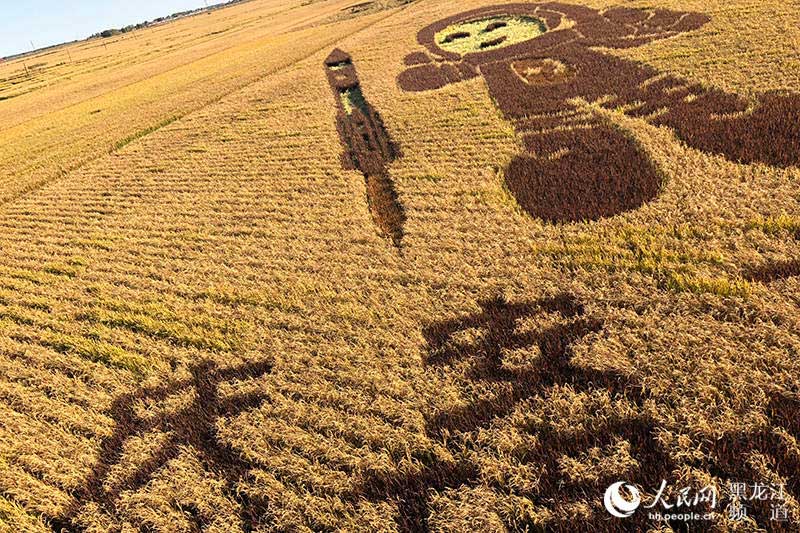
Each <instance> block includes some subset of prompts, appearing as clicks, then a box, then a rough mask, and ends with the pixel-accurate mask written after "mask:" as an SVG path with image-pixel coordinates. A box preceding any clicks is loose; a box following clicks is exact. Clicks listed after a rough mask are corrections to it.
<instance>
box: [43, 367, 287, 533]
mask: <svg viewBox="0 0 800 533" xmlns="http://www.w3.org/2000/svg"><path fill="white" fill-rule="evenodd" d="M189 370H190V373H191V377H190V378H188V379H184V380H177V381H174V382H172V383H168V384H166V385H163V386H158V387H145V388H141V389H139V390H137V391H136V392H134V393H131V394H126V395H123V396H121V397H119V398H117V399H116V400H115V401H114V402H113V404H112V406H111V409H110V413H109V414H110V416H111V417H112V418H113V420H114V421H115V428H116V429H115V431H114V433H113V434H112V435H110V436H109V437H107V438H106V439H104V440H103V442H102V444H101V446H100V454H99V459H98V461H97V463H96V465H95V467H94V469H93V470H92V472H91V473H90V474H89V476H88V478H87V479H86V482H85V484H84V486H83V487H82V488H81V489H80V490H79V492H78V493H77V494H75V495H74V496H75V503H74V504H73V506H72V507H71V508H70V509H68V510H67V512H66V513H65V515H64V516H62V517H59V518H57V519H55V520H52V521H51V525H52V528H53V531H55V532H69V533H71V532H81V531H85V530H86V528H85V527H84V526H81V525H80V523H79V521H78V515H79V513H80V511H81V509H82V507H83V506H84V505H86V504H88V503H90V502H93V503H95V504H97V505H98V506H99V507H100V509H101V510H102V511H103V512H105V513H108V514H109V515H110V516H115V515H116V514H117V509H116V507H117V504H118V502H119V498H120V496H121V493H122V492H123V491H133V492H135V491H136V490H139V489H141V488H142V487H144V486H145V485H146V484H147V483H148V482H149V481H150V480H151V479H152V478H153V475H154V474H155V473H156V472H157V471H159V470H160V469H162V468H163V467H164V466H166V464H167V463H168V462H169V461H170V460H172V459H175V458H177V457H178V456H179V455H180V453H181V449H182V448H191V449H192V451H193V452H194V453H195V454H196V455H197V457H198V459H199V460H200V462H201V463H202V464H203V466H204V467H205V469H206V470H207V471H208V472H211V473H213V474H214V475H216V476H218V477H219V478H220V479H222V480H224V482H225V490H226V493H227V494H228V495H229V496H230V497H231V498H232V499H234V500H236V501H237V503H238V504H239V508H240V513H239V518H240V520H241V523H242V526H243V527H244V530H245V531H252V530H253V529H254V527H255V525H256V524H257V523H258V520H259V517H260V516H261V515H263V512H264V502H259V501H254V500H252V499H249V498H248V496H247V495H246V494H243V493H242V491H239V490H237V487H238V486H239V484H240V483H241V481H242V480H243V479H246V478H247V477H248V475H249V472H250V471H251V470H252V469H253V468H256V466H257V465H255V464H253V463H252V462H250V461H248V460H246V459H244V458H243V457H242V456H241V454H240V453H239V452H238V451H237V450H235V449H233V448H232V447H231V446H230V445H229V444H227V443H225V442H223V441H222V440H221V439H220V437H219V435H218V434H217V429H216V426H217V422H218V421H219V420H221V419H225V418H228V417H235V416H237V415H239V414H241V413H244V412H246V411H249V410H252V409H256V408H258V407H259V406H260V405H261V404H262V403H263V402H264V401H266V399H267V398H266V396H265V395H264V394H263V393H261V392H254V393H247V394H240V395H234V396H230V397H222V396H221V395H220V386H221V385H222V384H224V383H227V382H230V381H234V380H250V379H258V378H260V377H263V376H265V375H267V374H269V373H270V372H271V370H272V362H271V361H261V362H254V363H248V364H245V365H241V366H237V367H232V368H220V367H218V366H217V365H216V363H214V362H212V361H203V362H201V363H199V364H197V365H194V366H192V367H191V368H190V369H189ZM187 393H193V394H192V401H191V402H190V403H189V404H188V405H186V406H185V407H182V408H180V409H179V410H177V411H175V412H172V413H167V414H164V415H163V416H160V417H153V418H149V417H148V418H142V417H140V416H139V415H138V414H137V409H136V406H137V404H140V403H141V402H147V403H158V402H164V401H166V400H167V399H168V398H170V397H174V396H177V395H181V394H187ZM154 431H160V432H163V433H165V434H167V435H168V436H169V438H168V440H167V442H166V443H165V444H164V445H163V446H161V448H160V449H159V450H158V451H156V452H155V453H153V454H152V455H151V457H150V459H149V460H147V461H145V462H144V463H142V464H140V465H139V466H138V468H137V469H136V470H135V471H134V472H133V473H131V474H129V475H128V476H127V478H126V479H125V481H124V483H120V484H118V485H116V486H113V487H109V486H107V484H106V482H107V480H108V478H109V474H110V473H111V471H112V470H113V469H114V467H115V466H117V465H120V464H121V463H122V461H123V449H124V446H125V444H126V442H128V441H129V440H130V439H131V438H134V437H144V436H145V435H147V434H148V433H151V432H154ZM190 511H191V509H190ZM190 515H191V516H193V521H194V523H195V526H196V527H197V528H199V530H202V529H203V528H204V527H206V526H207V525H208V524H209V523H210V522H211V518H212V517H206V516H203V514H202V513H201V512H200V511H199V510H197V509H196V508H195V509H194V512H190Z"/></svg>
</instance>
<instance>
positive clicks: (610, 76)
mask: <svg viewBox="0 0 800 533" xmlns="http://www.w3.org/2000/svg"><path fill="white" fill-rule="evenodd" d="M709 20H710V19H709V18H708V17H707V16H706V15H703V14H699V13H681V12H674V11H668V10H664V9H655V10H638V9H629V8H613V9H608V10H605V11H597V10H594V9H589V8H586V7H581V6H575V5H567V4H560V3H544V4H509V5H503V6H495V7H488V8H482V9H478V10H474V11H469V12H466V13H462V14H460V15H456V16H454V17H450V18H448V19H445V20H441V21H439V22H436V23H434V24H432V25H430V26H428V27H427V28H425V29H423V30H422V31H421V32H420V33H419V35H418V40H419V42H420V44H422V45H424V46H425V47H426V48H427V52H416V53H413V54H411V55H409V56H408V57H406V60H405V62H406V65H407V66H409V68H408V69H407V70H405V71H404V72H403V73H401V74H400V76H399V78H398V82H399V84H400V87H401V88H402V89H404V90H406V91H426V90H433V89H438V88H441V87H444V86H446V85H449V84H451V83H457V82H460V81H465V80H469V79H472V78H475V77H477V76H483V78H484V79H485V80H486V83H487V85H488V87H489V92H490V94H491V96H492V99H493V100H494V101H495V102H496V103H497V105H498V106H499V107H500V109H501V110H502V112H503V114H504V115H505V117H506V118H507V119H509V120H510V121H512V122H513V124H514V127H515V129H516V131H517V132H518V135H519V136H520V137H521V141H522V144H523V146H524V147H525V153H523V154H520V155H518V156H517V157H515V158H514V160H513V161H512V162H511V164H510V166H509V167H508V169H507V170H506V176H505V177H506V183H507V185H508V188H509V189H510V191H511V192H512V193H513V194H514V196H515V197H516V199H517V201H518V203H519V204H520V206H521V207H523V208H524V209H525V210H526V211H527V212H528V213H530V214H531V215H533V216H535V217H540V218H543V219H545V220H550V221H580V220H595V219H599V218H602V217H607V216H612V215H615V214H618V213H621V212H624V211H627V210H630V209H635V208H637V207H639V206H640V205H642V204H643V203H645V202H647V201H649V200H652V199H653V198H655V197H656V195H657V194H658V192H659V189H660V187H661V181H662V180H661V177H660V173H659V172H658V170H657V168H656V167H655V166H654V164H653V163H652V162H651V160H650V158H649V157H647V155H646V154H645V152H644V151H643V150H642V148H641V147H640V146H639V145H638V144H637V143H636V141H635V140H634V139H633V138H632V137H631V136H630V135H629V134H627V133H626V132H624V131H622V130H621V129H619V128H618V127H615V126H613V125H611V124H609V123H607V122H605V121H604V120H603V119H601V118H600V117H599V116H597V114H595V113H592V112H588V111H586V107H585V104H584V107H582V104H581V101H588V102H596V103H599V104H600V105H602V106H603V107H605V108H608V109H622V110H624V112H625V113H626V114H628V115H629V116H635V117H640V118H644V119H646V120H647V121H648V122H650V123H651V124H654V125H658V126H668V127H670V128H672V129H674V131H675V133H676V134H677V136H678V137H679V138H680V139H681V140H682V141H684V142H685V143H686V144H688V145H689V146H691V147H693V148H696V149H698V150H701V151H704V152H707V153H712V154H718V155H722V156H724V157H726V158H728V159H729V160H732V161H736V162H741V163H765V164H768V165H773V166H777V167H788V166H794V165H798V164H800V98H798V97H797V96H796V95H786V94H779V93H775V92H774V93H767V94H763V95H761V96H760V98H759V99H758V101H757V102H756V103H755V105H754V106H753V105H751V102H749V101H748V100H747V99H745V98H742V97H740V96H738V95H735V94H729V93H725V92H723V91H721V90H716V89H707V88H704V87H702V86H701V85H699V84H695V83H691V82H688V81H686V80H682V79H680V78H677V77H674V76H670V75H664V74H661V73H659V72H658V71H657V70H656V69H654V68H653V67H651V66H649V65H645V64H642V63H639V62H636V61H631V60H627V59H621V58H619V57H615V56H613V55H611V54H609V53H606V52H605V51H604V50H603V49H620V48H629V47H635V46H641V45H644V44H647V43H649V42H652V41H654V40H656V39H665V38H668V37H672V36H675V35H678V34H680V33H683V32H688V31H691V30H696V29H698V28H700V27H702V26H703V25H704V24H706V23H707V22H708V21H709Z"/></svg>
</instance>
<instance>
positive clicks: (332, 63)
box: [325, 49, 406, 248]
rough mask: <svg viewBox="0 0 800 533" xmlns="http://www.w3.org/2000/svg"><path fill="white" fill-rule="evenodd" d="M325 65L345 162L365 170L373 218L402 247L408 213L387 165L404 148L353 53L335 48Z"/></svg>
mask: <svg viewBox="0 0 800 533" xmlns="http://www.w3.org/2000/svg"><path fill="white" fill-rule="evenodd" d="M325 69H326V70H327V73H328V81H329V82H330V84H331V89H333V93H334V96H335V98H336V105H337V107H338V109H339V112H338V115H337V117H336V126H337V128H338V130H339V136H340V138H341V141H342V145H343V146H344V148H345V152H344V153H343V154H342V166H343V167H344V169H345V170H358V171H360V172H361V173H362V174H364V180H365V181H366V186H367V203H368V204H369V210H370V213H371V215H372V220H373V221H374V222H375V225H376V226H377V227H378V229H379V230H380V232H381V233H382V234H383V235H384V236H385V237H387V238H389V239H391V240H392V242H393V243H394V245H395V246H396V247H397V248H400V245H401V241H402V239H403V224H404V223H405V221H406V215H405V210H404V209H403V206H402V205H401V204H400V200H399V199H398V197H397V192H396V191H395V188H394V183H393V182H392V178H391V176H390V175H389V170H388V168H387V167H388V165H389V164H390V163H391V162H392V161H394V160H395V159H397V158H398V157H400V150H399V148H398V147H397V145H396V144H395V143H394V142H393V141H392V139H391V138H390V137H389V132H388V131H386V127H385V126H384V125H383V121H382V120H381V117H380V115H379V114H378V112H377V111H376V110H375V108H374V107H372V105H371V104H370V103H369V102H368V101H367V100H366V98H365V97H364V93H363V92H362V90H361V83H360V82H359V80H358V73H357V72H356V68H355V66H354V65H353V60H352V58H351V57H350V55H349V54H347V53H345V52H343V51H341V50H339V49H336V50H334V51H333V52H332V53H331V55H329V56H328V58H327V59H326V60H325Z"/></svg>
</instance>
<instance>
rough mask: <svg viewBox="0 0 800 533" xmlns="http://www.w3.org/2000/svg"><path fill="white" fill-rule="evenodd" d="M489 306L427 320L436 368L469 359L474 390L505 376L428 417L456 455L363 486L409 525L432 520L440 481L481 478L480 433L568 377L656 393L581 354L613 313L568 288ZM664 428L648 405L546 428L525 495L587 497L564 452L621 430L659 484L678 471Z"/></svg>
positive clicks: (629, 396) (629, 394) (410, 528)
mask: <svg viewBox="0 0 800 533" xmlns="http://www.w3.org/2000/svg"><path fill="white" fill-rule="evenodd" d="M480 307H481V310H480V312H478V313H475V314H472V315H467V316H462V317H457V318H454V319H452V320H445V321H441V322H437V323H433V324H430V325H428V326H427V327H426V328H424V329H423V336H424V337H425V339H426V341H427V345H428V356H427V358H426V360H425V364H426V366H428V367H429V368H430V369H431V370H433V369H436V368H457V367H459V365H463V363H467V364H466V365H464V367H462V370H461V371H462V372H463V373H464V375H463V380H464V383H463V386H464V387H465V389H466V390H470V391H471V392H470V394H471V395H472V394H474V389H475V388H478V387H480V386H482V385H490V384H491V385H496V387H493V389H492V390H493V391H494V393H493V394H491V395H489V396H484V397H481V398H478V399H473V400H472V401H471V402H469V403H467V404H466V405H465V406H463V407H458V408H455V409H453V410H451V411H446V412H442V413H439V414H438V415H435V416H432V417H430V418H428V419H427V420H426V430H427V433H428V436H429V437H430V438H431V439H432V440H434V441H435V442H446V444H447V449H448V452H449V454H450V455H451V456H452V458H453V460H452V462H449V461H436V462H433V463H432V464H430V465H427V466H426V467H425V468H424V469H423V470H422V471H421V472H419V473H416V474H413V475H410V476H408V475H406V476H403V475H401V476H392V475H388V476H384V475H376V476H374V477H372V478H370V479H368V480H367V482H366V483H365V486H363V487H361V489H360V490H359V492H358V494H359V495H362V494H364V495H366V496H367V497H368V498H370V499H373V500H376V501H383V500H385V499H389V500H392V501H394V502H396V503H397V504H398V506H399V512H398V521H397V524H398V530H399V531H402V532H416V531H429V530H430V524H429V519H430V515H431V508H430V504H431V502H430V495H431V493H432V491H434V490H435V491H437V492H442V491H446V490H447V489H458V488H460V487H474V486H479V485H481V481H482V478H483V475H484V474H483V473H482V471H481V464H480V462H479V461H478V462H476V461H475V456H474V455H473V454H471V453H469V449H470V447H471V444H470V443H474V442H476V441H479V440H480V439H481V433H482V432H486V431H490V428H491V427H492V426H493V425H494V424H497V423H498V422H500V421H501V420H503V419H507V417H509V416H510V415H511V414H512V413H513V412H514V411H515V409H517V408H519V407H520V406H524V405H526V402H530V401H532V400H534V399H536V398H542V397H546V396H547V395H548V394H550V392H551V391H552V390H553V388H559V387H565V386H569V387H571V388H573V389H574V390H576V391H586V392H590V393H591V392H598V391H607V392H608V394H609V395H611V396H612V397H614V398H619V399H622V401H625V402H626V403H630V405H631V407H632V408H635V407H640V406H641V405H642V404H643V402H644V401H645V399H646V398H645V394H644V392H643V389H642V387H641V385H639V384H638V383H635V382H631V381H630V380H629V379H628V378H627V377H626V376H623V375H620V374H617V373H615V372H613V371H599V370H593V369H588V368H584V367H582V366H580V365H576V364H574V363H573V361H572V357H573V347H574V346H575V345H576V344H578V343H580V342H583V341H584V340H585V339H586V338H587V337H589V336H590V335H593V334H597V333H599V332H601V331H602V330H603V328H604V324H603V322H602V321H601V320H599V319H596V318H593V317H591V316H590V315H589V313H588V312H587V310H586V308H585V306H584V304H583V303H582V302H581V301H580V300H579V299H578V298H576V297H575V296H574V295H572V294H568V293H565V294H559V295H557V296H554V297H549V298H543V299H541V300H536V301H526V302H518V303H515V302H509V301H507V300H506V299H505V298H502V297H495V298H491V299H488V300H485V301H482V302H480ZM531 323H532V324H531ZM532 326H533V327H532ZM470 331H480V332H481V335H480V336H478V337H477V340H475V341H472V340H467V341H466V342H465V338H467V339H469V337H465V334H467V333H468V332H470ZM530 351H533V353H537V352H538V356H537V357H530V358H525V359H524V360H525V361H526V363H524V364H515V363H514V364H509V361H508V359H507V358H509V357H511V358H512V359H513V358H514V355H513V354H515V353H526V352H530ZM529 429H530V428H527V429H526V428H520V431H522V432H525V431H528V430H529ZM654 430H655V427H654V425H653V420H651V419H649V418H648V417H647V416H645V415H638V416H635V417H631V418H626V419H624V420H619V421H609V423H608V425H607V427H602V428H594V431H585V432H576V434H575V435H573V436H572V437H571V438H563V436H559V435H555V434H552V435H551V434H547V433H546V432H539V433H537V437H538V438H539V439H540V440H541V445H540V446H539V447H538V448H537V452H539V453H540V455H530V456H528V457H527V458H526V461H532V462H536V463H538V464H539V465H541V466H540V467H539V472H541V477H540V479H539V481H538V486H537V489H536V490H535V492H531V493H526V494H525V497H526V498H529V499H530V500H531V501H533V502H534V503H535V504H536V505H543V506H547V505H551V504H552V500H553V498H554V496H558V497H559V498H558V499H559V500H560V501H563V502H565V503H566V502H572V501H577V500H579V499H580V498H581V497H582V496H583V495H584V494H585V493H586V487H585V486H583V485H581V484H570V483H569V482H566V481H565V480H564V479H563V478H562V476H561V475H560V474H559V472H560V469H559V461H560V460H561V459H562V456H564V455H570V456H578V455H579V454H580V453H581V452H582V451H584V450H586V449H588V448H590V447H591V446H608V445H610V444H612V443H614V442H616V441H617V440H619V439H625V440H627V441H628V442H629V443H630V445H631V452H632V453H633V454H634V456H635V457H636V458H637V460H638V461H639V464H641V465H642V467H641V469H640V470H639V472H637V473H636V475H633V474H631V476H632V479H633V478H635V479H636V481H637V482H640V483H642V484H644V485H652V484H657V482H658V480H660V479H663V478H665V477H666V476H668V474H669V471H670V470H671V468H672V461H671V460H670V457H669V455H668V454H667V453H666V452H665V451H664V450H663V449H662V447H661V446H660V444H659V443H658V442H657V441H656V439H655V435H654ZM492 482H493V483H494V482H496V480H493V481H492ZM503 488H504V489H507V487H503ZM575 530H578V527H577V526H576V529H575Z"/></svg>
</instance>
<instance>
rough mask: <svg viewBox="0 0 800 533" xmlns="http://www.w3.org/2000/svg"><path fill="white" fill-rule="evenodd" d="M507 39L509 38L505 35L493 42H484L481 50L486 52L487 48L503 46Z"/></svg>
mask: <svg viewBox="0 0 800 533" xmlns="http://www.w3.org/2000/svg"><path fill="white" fill-rule="evenodd" d="M506 39H508V36H507V35H503V36H502V37H498V38H497V39H492V40H491V41H486V42H483V43H481V45H480V49H481V50H486V49H487V48H492V47H494V46H498V45H501V44H503V43H504V42H505V41H506Z"/></svg>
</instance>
